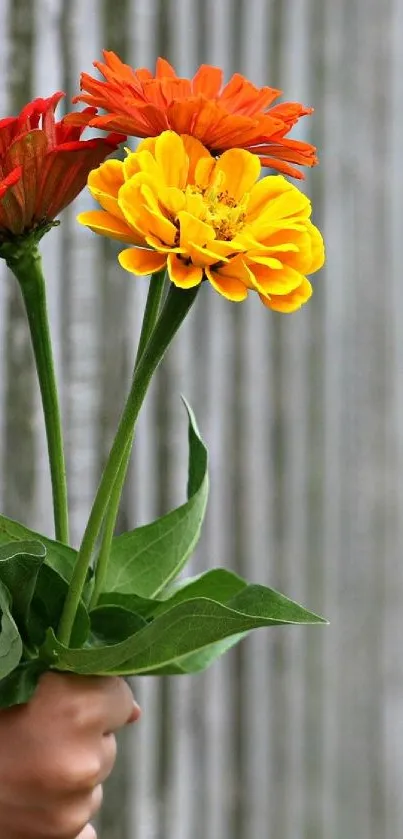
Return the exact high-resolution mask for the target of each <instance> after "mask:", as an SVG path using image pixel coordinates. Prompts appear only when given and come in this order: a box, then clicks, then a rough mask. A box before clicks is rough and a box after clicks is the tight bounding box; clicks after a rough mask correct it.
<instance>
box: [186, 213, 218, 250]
mask: <svg viewBox="0 0 403 839" xmlns="http://www.w3.org/2000/svg"><path fill="white" fill-rule="evenodd" d="M178 221H179V225H180V246H181V247H182V248H186V250H188V249H189V248H190V247H191V246H192V245H193V244H195V245H199V247H201V248H203V247H205V246H206V245H207V243H208V242H212V241H213V239H214V238H215V234H214V230H213V228H212V227H211V226H210V225H209V224H206V223H205V222H204V221H201V219H199V218H195V216H192V215H191V214H190V213H187V212H186V211H185V210H184V211H183V212H181V213H178Z"/></svg>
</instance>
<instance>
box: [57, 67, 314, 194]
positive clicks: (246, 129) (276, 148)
mask: <svg viewBox="0 0 403 839" xmlns="http://www.w3.org/2000/svg"><path fill="white" fill-rule="evenodd" d="M104 58H105V63H102V62H99V61H95V62H94V65H95V67H97V69H98V70H99V71H100V73H101V74H102V76H103V77H104V81H101V80H100V79H96V78H93V77H92V76H90V75H88V74H87V73H83V74H82V76H81V90H82V91H83V92H82V93H81V94H80V95H79V96H76V98H75V99H74V100H73V101H75V102H86V103H87V104H89V105H91V106H94V107H95V108H103V109H104V110H105V111H106V113H105V114H104V115H102V116H101V115H98V114H97V115H91V114H89V113H88V112H87V113H85V112H84V113H82V114H70V115H69V117H68V120H69V121H70V122H71V124H75V125H80V124H88V125H92V126H94V127H97V128H104V129H105V128H107V129H109V130H111V129H112V130H114V131H122V132H123V133H124V134H131V135H133V136H135V137H156V136H158V134H161V132H162V131H165V130H166V129H172V130H173V131H176V132H177V133H178V134H189V135H191V136H193V137H196V138H197V139H198V140H200V142H202V143H203V144H204V145H205V146H206V147H207V148H208V149H209V150H210V151H211V153H212V154H213V155H217V154H221V153H222V152H224V151H226V150H227V149H230V148H244V149H247V150H249V151H250V152H253V153H254V154H256V155H257V156H258V157H259V158H260V160H261V163H262V164H263V165H264V166H268V167H270V168H272V169H277V170H279V171H280V172H283V173H284V174H286V175H291V176H292V177H294V178H303V177H304V175H303V174H302V173H301V172H300V170H299V169H296V168H295V165H296V164H297V165H299V166H314V165H315V164H316V163H317V157H316V150H315V148H314V146H312V145H310V144H309V143H305V142H302V141H300V140H293V139H290V138H289V137H288V134H289V132H290V130H291V128H292V127H293V125H295V123H297V122H298V120H299V119H300V117H302V116H304V115H306V114H310V113H312V110H313V109H312V108H306V107H304V106H303V105H300V104H299V103H297V102H284V103H282V104H277V105H274V106H273V105H272V103H273V102H274V100H275V99H277V97H278V96H279V95H280V94H281V91H279V90H275V89H274V88H271V87H261V88H258V87H255V85H253V84H252V83H251V82H250V81H248V80H247V79H245V78H244V76H242V75H240V74H239V73H235V74H234V75H233V76H232V78H231V79H230V81H229V82H228V83H227V84H226V85H224V86H223V73H222V70H220V69H219V68H218V67H212V66H210V65H207V64H203V65H202V66H201V67H200V68H199V70H198V71H197V73H196V74H195V76H194V77H193V79H191V80H189V79H183V78H180V77H179V76H177V74H176V72H175V70H174V68H173V67H172V66H171V65H170V64H169V63H168V61H166V60H165V59H163V58H159V59H158V61H157V65H156V70H155V74H154V75H153V74H152V73H151V72H150V71H149V70H147V69H144V68H142V69H138V70H134V69H132V68H131V67H129V66H128V65H127V64H124V63H123V62H122V61H121V60H120V58H118V56H117V55H115V53H113V52H108V51H105V52H104Z"/></svg>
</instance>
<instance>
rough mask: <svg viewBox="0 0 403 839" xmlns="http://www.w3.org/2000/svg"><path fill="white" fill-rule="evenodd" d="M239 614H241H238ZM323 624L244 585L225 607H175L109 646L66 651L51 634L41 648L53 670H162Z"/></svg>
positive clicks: (195, 603)
mask: <svg viewBox="0 0 403 839" xmlns="http://www.w3.org/2000/svg"><path fill="white" fill-rule="evenodd" d="M241 609H242V611H241ZM298 623H302V624H315V623H325V621H324V620H323V618H320V617H318V616H317V615H314V614H313V613H311V612H308V611H307V610H306V609H304V608H303V607H302V606H299V605H298V604H297V603H293V601H291V600H288V599H287V598H286V597H284V596H283V595H281V594H279V593H278V592H275V591H273V590H271V589H266V588H264V586H248V587H247V588H246V589H244V590H243V591H241V592H240V593H238V594H236V595H235V597H233V598H231V600H230V601H228V603H227V605H223V604H221V603H217V602H215V601H213V600H209V599H207V598H196V599H191V600H188V601H185V602H182V603H179V604H177V605H175V606H173V608H171V609H170V610H169V611H166V612H164V614H162V615H160V616H158V617H157V618H156V619H155V620H154V621H153V622H152V623H149V624H148V625H147V626H146V627H144V628H143V629H141V630H140V631H139V632H137V633H136V634H135V635H132V636H131V637H129V638H127V639H126V640H124V641H121V642H120V643H119V644H115V645H113V646H109V647H108V646H105V647H98V648H97V649H81V650H80V649H67V648H66V647H64V646H63V645H62V644H60V642H59V641H58V640H57V639H56V638H55V636H54V634H53V633H52V632H51V631H49V633H48V636H47V640H46V644H45V649H46V653H47V654H48V655H49V656H52V655H53V656H54V657H55V662H57V663H55V666H56V667H57V669H61V670H70V671H73V672H76V673H83V674H85V673H87V674H89V673H91V674H94V675H95V674H99V675H107V674H115V675H135V674H139V673H142V674H145V673H151V672H152V671H153V670H155V671H158V670H159V671H161V668H163V667H164V668H166V667H167V665H171V664H175V665H176V664H177V663H178V661H179V662H180V660H181V658H182V657H184V656H188V655H190V654H192V653H196V652H200V651H202V650H205V649H206V647H209V646H211V644H215V643H217V642H220V641H223V640H224V639H226V638H229V637H231V636H234V635H239V634H240V633H245V632H248V631H250V630H251V629H258V628H259V627H263V626H278V625H281V624H298Z"/></svg>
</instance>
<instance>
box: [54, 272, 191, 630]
mask: <svg viewBox="0 0 403 839" xmlns="http://www.w3.org/2000/svg"><path fill="white" fill-rule="evenodd" d="M197 291H198V287H196V288H192V289H189V290H186V291H183V290H182V289H179V288H177V287H176V286H174V285H171V287H170V290H169V292H168V295H167V298H166V301H165V305H164V308H163V310H162V312H161V315H160V318H159V320H158V322H157V324H156V326H155V329H154V331H153V333H152V335H151V338H150V340H149V342H148V345H147V347H146V349H145V351H144V352H143V355H142V356H141V358H140V361H139V364H138V367H137V369H136V371H135V373H134V376H133V381H132V385H131V388H130V393H129V396H128V399H127V402H126V405H125V408H124V410H123V413H122V416H121V419H120V423H119V427H118V430H117V433H116V437H115V439H114V442H113V445H112V448H111V451H110V454H109V458H108V460H107V463H106V466H105V469H104V472H103V475H102V478H101V482H100V484H99V487H98V491H97V494H96V496H95V500H94V503H93V506H92V510H91V513H90V517H89V519H88V523H87V527H86V529H85V533H84V537H83V541H82V543H81V547H80V550H79V552H78V555H77V559H76V563H75V566H74V573H73V576H72V579H71V582H70V586H69V591H68V594H67V597H66V602H65V604H64V608H63V612H62V616H61V620H60V624H59V639H60V641H61V643H62V644H65V645H68V644H69V642H70V638H71V631H72V628H73V625H74V620H75V616H76V613H77V608H78V605H79V603H80V599H81V597H82V593H83V589H84V586H85V581H86V578H87V573H88V569H89V567H90V564H91V558H92V554H93V551H94V548H95V545H96V541H97V538H98V535H99V532H100V529H101V527H102V522H103V519H104V516H105V513H106V509H107V506H108V503H109V500H110V496H111V493H112V491H113V486H114V483H115V481H116V476H117V474H118V471H119V467H120V464H121V462H122V459H123V457H124V453H125V450H126V447H127V445H128V443H129V441H130V439H131V437H132V434H133V429H134V427H135V424H136V420H137V417H138V414H139V411H140V408H141V405H142V403H143V400H144V397H145V395H146V392H147V389H148V386H149V384H150V381H151V378H152V376H153V373H154V372H155V370H156V369H157V367H158V365H159V363H160V361H161V360H162V358H163V356H164V354H165V352H166V350H167V348H168V347H169V344H170V343H171V341H172V339H173V337H174V335H175V333H176V332H177V330H178V329H179V327H180V325H181V323H182V321H183V320H184V318H185V317H186V315H187V313H188V311H189V309H190V308H191V306H192V304H193V302H194V300H195V298H196V294H197Z"/></svg>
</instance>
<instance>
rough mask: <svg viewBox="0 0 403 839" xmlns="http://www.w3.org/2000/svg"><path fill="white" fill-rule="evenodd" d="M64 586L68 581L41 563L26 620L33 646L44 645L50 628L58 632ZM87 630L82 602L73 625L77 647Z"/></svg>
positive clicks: (83, 639)
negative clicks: (27, 619)
mask: <svg viewBox="0 0 403 839" xmlns="http://www.w3.org/2000/svg"><path fill="white" fill-rule="evenodd" d="M67 588H68V584H67V583H66V581H65V580H64V579H63V577H62V576H61V575H60V574H59V573H58V572H57V571H56V570H55V569H54V568H51V567H50V566H49V565H42V567H41V569H40V571H39V574H38V579H37V583H36V588H35V592H34V596H33V598H32V606H31V610H30V615H29V621H28V634H29V639H30V641H31V643H32V645H33V646H36V647H39V646H40V645H41V644H43V642H44V640H45V636H46V630H47V629H48V628H49V627H52V628H53V629H54V631H55V632H57V628H58V625H59V621H60V615H61V613H62V608H63V604H64V601H65V599H66V595H67ZM89 631H90V621H89V617H88V613H87V610H86V608H85V606H84V604H83V603H82V602H81V603H80V605H79V608H78V611H77V616H76V620H75V623H74V627H73V633H72V644H73V645H74V646H77V647H80V646H82V645H83V644H84V643H85V641H86V640H87V638H88V635H89Z"/></svg>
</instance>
